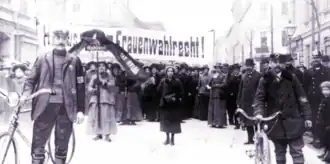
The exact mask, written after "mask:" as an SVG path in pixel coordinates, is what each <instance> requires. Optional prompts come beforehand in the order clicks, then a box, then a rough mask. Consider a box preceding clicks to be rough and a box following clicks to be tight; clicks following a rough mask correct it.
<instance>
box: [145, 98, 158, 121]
mask: <svg viewBox="0 0 330 164" xmlns="http://www.w3.org/2000/svg"><path fill="white" fill-rule="evenodd" d="M141 103H143V105H142V108H143V110H144V111H145V112H146V119H147V120H149V121H155V120H156V119H159V116H158V115H159V112H158V104H159V103H158V101H156V100H155V101H151V102H150V101H144V102H141Z"/></svg>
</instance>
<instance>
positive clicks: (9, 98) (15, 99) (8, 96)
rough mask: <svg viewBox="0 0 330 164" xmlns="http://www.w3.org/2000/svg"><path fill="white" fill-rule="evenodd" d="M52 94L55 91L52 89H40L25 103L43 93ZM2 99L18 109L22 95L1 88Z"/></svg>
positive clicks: (0, 95)
mask: <svg viewBox="0 0 330 164" xmlns="http://www.w3.org/2000/svg"><path fill="white" fill-rule="evenodd" d="M52 92H53V91H52V90H51V89H46V88H44V89H40V90H38V91H37V92H34V93H32V94H31V95H30V96H28V97H27V98H26V99H25V100H24V101H29V100H31V99H33V98H35V97H37V96H39V95H40V94H43V93H52ZM0 97H1V98H2V99H4V100H6V102H7V104H8V105H10V106H12V107H17V106H19V105H20V101H21V97H22V95H21V94H19V93H17V92H7V91H5V90H4V89H1V88H0Z"/></svg>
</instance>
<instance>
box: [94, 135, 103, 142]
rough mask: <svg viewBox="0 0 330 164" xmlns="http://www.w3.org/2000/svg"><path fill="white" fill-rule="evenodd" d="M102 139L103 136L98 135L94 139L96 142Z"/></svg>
mask: <svg viewBox="0 0 330 164" xmlns="http://www.w3.org/2000/svg"><path fill="white" fill-rule="evenodd" d="M100 139H102V135H97V136H95V137H94V138H93V140H94V141H97V140H100Z"/></svg>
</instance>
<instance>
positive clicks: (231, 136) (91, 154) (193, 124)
mask: <svg viewBox="0 0 330 164" xmlns="http://www.w3.org/2000/svg"><path fill="white" fill-rule="evenodd" d="M21 120H22V121H21V130H22V131H23V133H24V134H25V135H26V136H27V137H28V138H29V139H31V136H32V133H31V131H32V124H31V122H30V121H27V120H29V116H28V115H25V116H22V118H21ZM0 127H1V128H0V129H2V130H5V129H6V126H4V125H2V126H0ZM85 129H86V127H85V124H82V125H75V131H76V139H77V141H76V152H75V154H74V159H73V161H72V164H82V163H92V164H93V163H95V164H96V163H114V162H116V163H122V164H125V163H144V164H149V163H152V164H154V163H158V164H168V163H171V164H179V163H180V164H182V163H201V162H204V163H205V162H210V163H230V164H253V163H254V161H253V159H250V158H249V157H247V155H246V153H245V152H246V150H249V149H252V146H245V145H243V143H244V142H245V139H246V132H244V131H240V130H233V127H229V128H227V129H213V128H209V127H208V126H207V125H206V123H205V122H201V121H198V120H188V121H186V123H184V124H182V131H183V133H181V134H178V135H177V136H176V145H175V146H164V145H163V144H162V142H163V141H164V139H165V135H164V134H163V133H161V132H159V123H149V122H140V123H138V125H137V126H119V128H118V134H117V135H115V136H112V140H113V142H111V143H107V142H105V141H93V140H92V138H93V136H89V135H86V133H85ZM17 139H18V140H19V143H20V144H19V152H20V161H21V163H24V164H27V163H30V148H29V147H27V146H26V145H25V144H23V142H22V141H21V140H20V139H19V137H17ZM304 153H305V156H306V163H305V164H322V162H321V161H319V160H318V159H317V157H316V155H317V153H316V152H315V151H314V150H312V149H310V148H308V147H305V149H304ZM273 156H274V155H273ZM273 161H274V157H273ZM49 163H50V162H49ZM273 163H274V164H275V161H274V162H273ZM288 164H292V161H291V157H290V156H289V155H288Z"/></svg>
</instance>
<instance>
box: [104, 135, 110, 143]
mask: <svg viewBox="0 0 330 164" xmlns="http://www.w3.org/2000/svg"><path fill="white" fill-rule="evenodd" d="M103 139H104V140H105V141H107V142H111V138H110V135H109V134H108V135H105V136H104V137H103Z"/></svg>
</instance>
